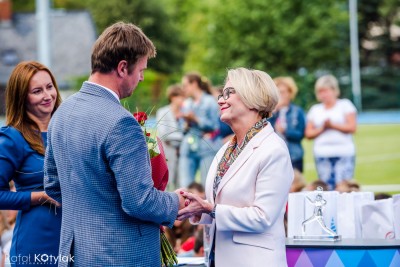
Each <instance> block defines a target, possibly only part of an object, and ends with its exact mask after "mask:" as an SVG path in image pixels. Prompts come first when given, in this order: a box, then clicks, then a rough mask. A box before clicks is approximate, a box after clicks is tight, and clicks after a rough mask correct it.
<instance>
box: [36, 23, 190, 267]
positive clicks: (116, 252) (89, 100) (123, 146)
mask: <svg viewBox="0 0 400 267" xmlns="http://www.w3.org/2000/svg"><path fill="white" fill-rule="evenodd" d="M154 56H155V47H154V45H153V43H152V42H151V41H150V40H149V39H148V38H147V37H146V35H145V34H144V33H143V32H142V31H141V30H140V29H139V28H138V27H136V26H135V25H133V24H127V23H122V22H119V23H116V24H114V25H112V26H110V27H108V28H107V29H106V30H105V31H104V32H103V33H102V34H101V36H100V37H99V38H98V40H97V41H96V43H95V45H94V47H93V52H92V73H91V75H90V77H89V80H88V81H87V82H84V83H83V85H82V88H81V89H80V91H79V92H77V93H76V94H74V95H73V96H71V97H69V98H68V99H67V100H66V101H65V102H64V103H63V104H62V105H61V106H60V107H59V108H58V110H57V112H56V113H55V114H54V115H53V118H52V120H51V123H50V125H49V128H48V146H47V150H46V157H45V167H44V170H45V177H44V184H45V190H46V193H47V194H48V195H49V196H50V197H52V198H54V199H55V200H57V201H58V202H60V203H61V204H62V229H61V241H60V257H59V258H58V260H59V266H84V267H87V266H102V267H103V266H145V267H158V266H160V265H161V261H160V230H159V226H160V225H165V226H169V227H172V225H173V222H174V220H175V219H176V216H177V213H178V209H179V208H181V207H183V206H184V200H183V198H182V197H181V196H180V194H179V192H178V190H177V191H175V192H161V191H158V190H156V189H155V188H154V187H153V182H152V179H151V166H150V159H149V155H148V152H147V144H146V142H145V137H144V135H143V132H142V129H141V127H140V125H139V124H138V123H137V121H136V120H135V119H134V118H133V116H132V114H131V113H130V112H128V111H127V110H126V109H124V108H123V107H122V106H121V104H120V99H122V98H125V97H128V96H130V95H131V94H132V92H133V90H134V89H135V88H136V86H137V84H138V83H139V82H140V81H142V80H143V71H144V70H145V69H146V67H147V60H148V58H150V57H154ZM53 256H57V255H53Z"/></svg>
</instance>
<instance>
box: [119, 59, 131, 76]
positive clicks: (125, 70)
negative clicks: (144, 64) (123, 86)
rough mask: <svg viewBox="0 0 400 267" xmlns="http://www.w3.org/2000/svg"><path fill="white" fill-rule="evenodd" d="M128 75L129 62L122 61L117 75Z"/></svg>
mask: <svg viewBox="0 0 400 267" xmlns="http://www.w3.org/2000/svg"><path fill="white" fill-rule="evenodd" d="M127 73H128V62H127V61H126V60H121V61H120V62H119V63H118V66H117V74H118V76H119V77H124V76H125V75H126V74H127Z"/></svg>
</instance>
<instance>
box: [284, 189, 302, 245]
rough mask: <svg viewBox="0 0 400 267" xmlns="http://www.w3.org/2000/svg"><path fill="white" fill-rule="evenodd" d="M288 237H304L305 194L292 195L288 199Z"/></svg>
mask: <svg viewBox="0 0 400 267" xmlns="http://www.w3.org/2000/svg"><path fill="white" fill-rule="evenodd" d="M287 215H288V229H287V230H288V231H287V233H288V237H290V238H293V236H295V235H298V236H300V235H302V232H301V223H302V222H303V221H304V193H303V192H298V193H290V194H289V198H288V214H287Z"/></svg>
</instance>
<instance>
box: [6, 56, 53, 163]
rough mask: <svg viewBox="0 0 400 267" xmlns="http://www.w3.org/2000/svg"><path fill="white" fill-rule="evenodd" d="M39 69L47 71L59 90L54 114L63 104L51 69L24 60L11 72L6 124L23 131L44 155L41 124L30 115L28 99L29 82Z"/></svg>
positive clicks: (36, 149) (7, 90)
mask: <svg viewBox="0 0 400 267" xmlns="http://www.w3.org/2000/svg"><path fill="white" fill-rule="evenodd" d="M39 71H46V72H47V73H48V74H49V75H50V77H51V80H52V82H53V85H54V88H55V89H56V91H57V98H56V103H55V105H54V109H53V112H52V114H53V113H54V112H55V111H56V110H57V108H58V106H59V105H60V104H61V97H60V92H59V91H58V87H57V83H56V80H55V78H54V76H53V74H52V73H51V72H50V70H49V69H48V68H47V67H46V66H44V65H42V64H40V63H39V62H36V61H23V62H21V63H19V64H18V65H17V66H16V67H15V68H14V70H13V72H12V73H11V76H10V79H9V80H8V84H7V88H6V125H8V126H12V127H14V128H15V129H17V130H18V131H20V132H21V134H22V136H23V137H24V138H25V140H26V141H27V142H28V144H29V145H30V146H31V148H32V149H33V150H35V151H37V152H38V153H40V154H42V155H44V153H45V148H44V144H43V141H42V138H41V135H40V129H39V126H38V125H37V124H36V123H35V122H34V121H33V120H32V119H31V118H29V116H28V113H27V111H26V99H27V96H28V92H29V82H30V80H31V79H32V77H33V76H34V75H35V74H36V73H38V72H39Z"/></svg>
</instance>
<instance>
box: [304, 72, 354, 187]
mask: <svg viewBox="0 0 400 267" xmlns="http://www.w3.org/2000/svg"><path fill="white" fill-rule="evenodd" d="M315 94H316V97H317V100H318V101H319V102H320V103H319V104H315V105H314V106H312V107H311V109H310V111H309V112H308V114H307V126H306V133H305V134H306V137H307V138H308V139H314V148H313V150H314V159H315V165H316V168H317V172H318V177H319V179H320V180H322V181H324V182H325V183H327V184H328V186H329V189H330V190H333V189H335V187H336V185H337V184H338V183H340V182H342V181H343V180H350V179H352V178H353V174H354V165H355V153H356V151H355V146H354V142H353V137H352V135H353V133H355V131H356V129H357V122H356V121H357V119H356V116H357V110H356V108H355V106H354V105H353V104H352V103H351V102H350V101H349V100H348V99H339V95H340V89H339V83H338V80H337V79H336V78H335V77H334V76H332V75H325V76H322V77H320V78H319V79H318V80H317V82H316V83H315Z"/></svg>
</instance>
